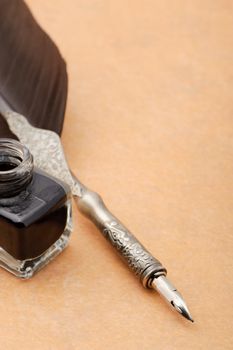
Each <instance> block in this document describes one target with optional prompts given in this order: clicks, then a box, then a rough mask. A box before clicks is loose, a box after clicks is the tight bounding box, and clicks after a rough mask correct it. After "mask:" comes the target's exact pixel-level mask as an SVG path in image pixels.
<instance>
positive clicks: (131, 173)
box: [0, 0, 233, 350]
mask: <svg viewBox="0 0 233 350" xmlns="http://www.w3.org/2000/svg"><path fill="white" fill-rule="evenodd" d="M27 3H28V5H29V6H30V8H31V10H32V11H33V13H34V15H35V17H36V18H37V19H38V21H39V23H40V24H41V25H42V27H43V28H44V29H45V30H46V31H47V32H48V33H49V34H50V35H51V37H52V38H53V39H54V41H55V42H56V43H57V45H58V46H59V48H60V50H61V52H62V54H63V56H64V58H65V59H66V61H67V64H68V71H69V85H70V86H69V99H68V106H67V113H66V121H65V126H64V132H63V136H62V140H63V143H64V146H65V150H66V153H67V156H68V159H69V162H70V164H71V166H72V168H73V169H74V171H75V172H76V173H77V174H78V176H79V177H80V179H82V180H83V182H85V183H86V184H88V185H89V187H91V188H93V189H95V190H96V191H98V192H100V193H101V194H102V195H103V197H104V198H105V201H106V203H107V204H108V205H109V206H110V208H111V209H112V211H113V212H114V213H115V214H116V215H118V216H119V217H120V218H121V220H122V221H123V222H124V223H125V224H126V225H127V226H129V227H130V229H131V230H132V231H133V232H135V234H136V235H137V236H138V238H140V239H141V241H142V242H143V243H144V244H145V245H146V246H147V247H148V248H149V249H150V250H151V252H153V253H154V254H155V256H156V257H158V258H159V259H160V260H161V261H162V262H163V264H164V265H165V266H166V267H167V269H168V271H169V277H170V279H171V280H172V281H174V283H175V284H176V286H177V287H178V288H179V289H180V291H181V292H182V293H183V295H184V296H185V299H186V300H187V302H188V305H189V307H190V310H191V311H192V315H193V317H194V319H195V321H196V322H195V323H194V324H191V323H188V322H186V321H185V320H183V319H182V318H181V317H179V315H177V314H176V313H175V312H172V311H171V310H170V309H169V307H167V305H166V304H165V303H164V302H163V301H162V299H161V298H160V297H159V296H158V295H156V293H153V292H150V291H147V290H144V289H143V288H142V287H141V285H140V284H139V282H138V281H137V280H136V279H135V278H134V276H133V275H132V274H131V272H129V271H128V270H127V268H125V266H124V265H123V264H122V263H121V261H119V259H118V257H117V255H116V254H114V252H113V251H112V250H111V249H109V246H108V243H107V242H105V241H104V239H103V238H102V237H101V235H100V234H99V233H98V231H97V230H96V229H95V228H94V227H93V226H92V224H91V223H89V222H88V221H87V220H86V219H84V218H83V217H82V216H81V215H80V214H78V213H77V209H76V208H75V207H74V216H75V220H74V221H75V230H74V233H73V237H72V240H71V244H70V246H69V248H68V249H67V250H66V251H65V252H64V253H63V254H62V255H61V256H60V257H59V258H57V259H56V261H54V262H53V263H51V264H50V265H49V266H48V267H46V268H45V269H44V270H43V271H41V272H40V273H39V274H38V275H37V276H35V277H34V278H33V279H32V280H30V281H26V282H25V281H20V280H17V279H16V278H14V277H12V276H11V275H10V274H9V273H7V272H5V271H1V298H0V300H1V306H0V310H1V312H0V322H1V328H0V336H1V346H0V348H1V349H4V350H7V349H10V350H14V349H31V348H32V349H35V350H37V349H38V350H39V349H40V350H42V349H43V350H47V349H52V350H60V349H62V350H66V349H67V350H71V349H72V350H73V349H75V350H76V349H80V350H89V349H101V350H103V349H113V350H115V349H117V350H118V349H120V350H122V349H127V350H137V349H143V350H152V349H159V350H160V349H163V350H176V349H179V350H181V349H195V350H199V349H212V350H213V349H221V350H223V349H232V346H233V335H232V331H233V328H232V311H233V310H232V305H233V301H232V300H233V295H232V291H233V284H232V273H233V269H232V248H233V244H232V227H233V220H232V204H233V197H232V183H233V176H232V170H233V169H232V168H233V166H232V158H233V157H232V151H233V148H232V146H233V145H232V143H233V141H232V136H233V135H232V134H233V132H232V118H233V116H232V83H233V78H232V77H233V69H232V62H233V54H232V53H233V50H232V44H233V40H232V39H233V29H232V23H233V18H232V17H233V3H232V1H228V0H225V1H224V0H222V1H220V0H219V1H217V0H216V1H213V0H204V1H203V0H202V1H200V0H196V1H189V0H188V1H187V0H177V1H172V0H171V1H159V0H146V1H139V0H134V1H124V0H117V1H113V0H110V1H109V0H76V1H75V0H66V1H65V0H56V1H55V0H50V1H42V0H36V1H35V0H27ZM12 20H13V19H12ZM42 54H43V53H42Z"/></svg>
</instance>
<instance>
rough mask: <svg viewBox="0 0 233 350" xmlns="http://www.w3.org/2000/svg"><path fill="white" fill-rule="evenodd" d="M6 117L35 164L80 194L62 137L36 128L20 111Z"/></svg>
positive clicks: (75, 193) (7, 114) (8, 113)
mask: <svg viewBox="0 0 233 350" xmlns="http://www.w3.org/2000/svg"><path fill="white" fill-rule="evenodd" d="M5 118H6V120H7V122H8V125H9V127H10V129H11V131H12V132H13V133H14V134H15V135H17V137H18V138H19V139H20V142H22V143H23V144H24V145H25V146H27V147H28V148H29V150H30V152H31V153H32V155H33V157H34V164H35V165H36V166H37V167H38V168H40V169H41V170H44V171H46V172H47V173H49V174H50V175H52V176H54V177H56V178H58V179H60V180H62V181H64V182H65V183H67V184H68V185H69V186H70V187H71V188H72V192H73V194H74V195H77V196H80V191H81V189H80V188H79V186H78V184H77V183H75V182H74V180H73V178H72V175H71V173H70V170H69V167H68V164H67V162H66V158H65V154H64V151H63V147H62V144H61V141H60V137H59V136H58V135H57V134H56V133H55V132H53V131H50V130H44V129H40V128H35V127H34V126H32V125H31V124H30V123H29V122H28V121H27V119H26V118H25V117H24V116H22V115H20V114H18V113H15V112H7V113H6V114H5Z"/></svg>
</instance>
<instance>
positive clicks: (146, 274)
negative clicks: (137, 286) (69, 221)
mask: <svg viewBox="0 0 233 350" xmlns="http://www.w3.org/2000/svg"><path fill="white" fill-rule="evenodd" d="M73 178H74V180H75V181H76V183H77V184H78V186H79V188H82V191H81V194H80V195H79V196H78V198H77V204H78V207H79V209H80V211H81V212H82V213H83V214H84V215H85V216H87V217H88V218H89V219H90V220H91V221H92V222H93V223H94V224H95V225H96V226H97V228H98V229H99V230H100V232H101V233H102V234H103V235H104V236H105V238H106V239H107V240H108V241H109V242H110V244H111V245H112V246H113V247H114V248H115V249H116V250H117V251H118V253H119V254H120V255H121V257H122V259H123V260H124V262H125V263H126V264H127V265H128V267H129V268H130V269H131V270H133V272H134V273H135V274H136V275H137V276H138V277H139V278H140V281H141V283H142V284H143V286H144V287H145V288H149V289H154V290H156V291H157V292H158V293H159V294H160V295H161V296H162V297H163V298H164V299H165V300H166V301H167V302H168V303H169V304H170V305H171V306H172V307H173V308H174V309H175V310H176V311H178V312H179V313H180V314H181V315H182V316H183V317H185V318H186V319H188V320H189V321H191V322H194V321H193V319H192V317H191V314H190V312H189V310H188V307H187V305H186V303H185V301H184V299H183V297H182V295H181V294H180V293H179V292H178V291H177V289H176V288H175V287H174V286H173V285H172V283H171V282H170V281H169V280H168V279H167V277H166V275H167V270H166V269H165V268H164V267H163V266H162V264H161V263H160V262H159V260H157V259H156V258H154V257H153V256H152V255H151V253H149V251H148V250H147V249H146V248H145V247H144V246H143V245H142V244H141V243H140V242H139V241H138V240H137V238H136V237H135V236H134V235H133V234H132V233H131V232H130V231H129V230H128V229H127V228H126V227H125V226H124V225H123V224H122V223H121V222H120V221H119V220H118V219H117V218H116V217H115V216H114V215H113V214H112V213H111V212H110V211H109V210H108V209H107V207H106V205H105V204H104V202H103V199H102V198H101V197H100V195H99V194H98V193H96V192H93V191H91V190H89V189H87V188H86V187H84V185H82V184H81V183H80V182H79V180H78V179H77V178H76V177H75V176H74V175H73Z"/></svg>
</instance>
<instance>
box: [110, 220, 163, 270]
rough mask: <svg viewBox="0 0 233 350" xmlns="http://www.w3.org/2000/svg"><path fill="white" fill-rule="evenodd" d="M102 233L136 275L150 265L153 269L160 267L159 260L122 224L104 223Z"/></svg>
mask: <svg viewBox="0 0 233 350" xmlns="http://www.w3.org/2000/svg"><path fill="white" fill-rule="evenodd" d="M103 234H104V236H105V237H106V238H107V239H108V240H109V241H110V243H111V244H112V245H113V246H114V247H115V248H116V249H117V250H118V251H119V252H120V254H121V256H122V257H123V258H124V259H125V260H126V262H127V264H128V266H129V267H130V268H131V269H132V270H133V271H134V273H135V274H136V275H139V276H141V275H142V274H143V272H144V271H145V270H146V269H148V268H149V267H151V266H154V267H155V270H157V269H161V267H162V266H161V264H160V262H159V261H158V260H157V259H155V258H154V257H153V256H152V255H151V254H150V253H149V252H148V251H147V250H146V249H145V248H144V247H143V246H142V245H141V244H140V243H139V242H138V241H137V240H136V238H135V237H134V236H133V235H132V234H131V233H130V232H129V231H128V230H127V229H126V228H125V227H124V226H123V225H120V224H119V223H117V222H111V223H109V224H105V228H104V230H103Z"/></svg>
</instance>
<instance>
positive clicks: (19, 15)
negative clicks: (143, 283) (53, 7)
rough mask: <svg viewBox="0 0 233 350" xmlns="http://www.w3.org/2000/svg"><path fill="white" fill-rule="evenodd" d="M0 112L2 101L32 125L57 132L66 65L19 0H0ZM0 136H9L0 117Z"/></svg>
mask: <svg viewBox="0 0 233 350" xmlns="http://www.w3.org/2000/svg"><path fill="white" fill-rule="evenodd" d="M0 43H1V53H0V112H2V113H3V111H4V103H2V101H4V102H5V103H7V105H9V106H10V107H11V109H12V110H14V111H16V112H18V113H21V114H23V115H25V116H26V117H27V119H28V120H29V121H30V123H31V124H32V125H34V126H36V127H40V128H44V129H49V130H53V131H55V132H56V133H58V134H61V131H62V126H63V120H64V112H65V106H66V99H67V80H68V79H67V72H66V64H65V62H64V60H63V59H62V57H61V55H60V53H59V51H58V49H57V47H56V45H55V44H54V43H53V42H52V40H51V39H50V38H49V37H48V35H47V34H46V33H45V32H44V31H43V30H42V29H41V27H40V26H39V25H38V23H37V22H36V21H35V19H34V17H33V16H32V14H31V12H30V10H29V9H28V7H27V5H26V4H25V3H24V1H22V0H14V1H9V0H0ZM0 137H13V134H12V133H11V132H10V130H9V128H8V126H7V124H6V122H5V121H4V119H3V118H2V117H1V116H0Z"/></svg>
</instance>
